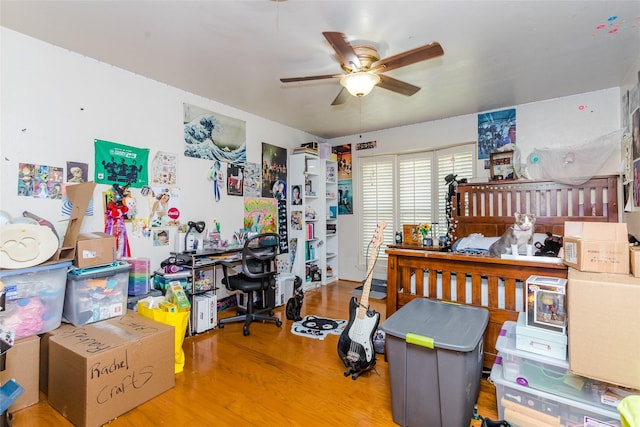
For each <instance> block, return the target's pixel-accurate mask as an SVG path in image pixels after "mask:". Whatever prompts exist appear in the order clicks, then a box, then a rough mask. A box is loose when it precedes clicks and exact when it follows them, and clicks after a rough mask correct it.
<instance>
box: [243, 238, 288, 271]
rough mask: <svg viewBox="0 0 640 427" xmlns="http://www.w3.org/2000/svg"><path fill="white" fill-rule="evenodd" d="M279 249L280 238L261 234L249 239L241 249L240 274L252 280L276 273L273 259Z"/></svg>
mask: <svg viewBox="0 0 640 427" xmlns="http://www.w3.org/2000/svg"><path fill="white" fill-rule="evenodd" d="M279 249H280V236H279V235H278V234H276V233H263V234H257V235H255V236H252V237H249V238H248V239H247V241H246V242H245V243H244V247H243V248H242V272H243V273H244V274H245V276H247V277H250V278H252V279H262V278H265V277H269V276H273V275H274V274H276V273H277V271H276V270H275V266H274V265H273V264H274V263H275V262H274V260H275V258H276V256H277V255H278V251H279Z"/></svg>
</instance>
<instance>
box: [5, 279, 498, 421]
mask: <svg viewBox="0 0 640 427" xmlns="http://www.w3.org/2000/svg"><path fill="white" fill-rule="evenodd" d="M358 285H359V283H355V282H347V281H340V282H338V283H333V284H330V285H328V286H326V287H322V288H320V289H314V290H311V291H309V292H307V293H306V294H305V299H304V304H303V308H302V315H308V314H317V315H319V316H325V317H329V318H334V319H348V301H349V299H350V298H351V295H350V291H351V290H352V289H354V288H355V287H356V286H358ZM370 303H371V306H372V308H373V309H375V310H377V311H378V312H380V313H381V316H382V320H381V323H382V321H384V318H385V316H384V313H385V305H384V300H374V299H371V300H370ZM276 313H278V314H279V316H280V318H281V319H282V321H283V325H282V327H281V328H277V327H276V326H275V325H274V324H272V323H269V324H260V323H254V324H252V325H251V329H250V330H251V335H250V336H248V337H245V336H243V335H242V323H230V324H227V325H225V327H224V329H215V330H213V331H209V332H207V333H204V334H201V335H198V336H194V337H188V338H186V339H185V343H184V350H185V354H186V364H185V369H184V372H182V373H180V374H177V375H176V386H175V387H174V388H173V389H171V390H168V391H167V392H165V393H162V394H161V395H160V396H158V397H156V398H154V399H152V400H151V401H149V402H146V403H144V404H143V405H141V406H139V407H137V408H135V409H133V410H131V411H129V412H127V413H126V414H124V415H121V416H120V417H119V418H117V419H116V420H114V421H112V422H111V424H110V425H111V426H113V427H119V426H143V425H171V426H183V425H190V426H227V425H229V426H255V425H268V426H395V425H397V424H395V423H394V422H393V418H392V411H391V394H390V386H389V369H388V364H387V362H386V361H385V360H384V357H382V356H381V355H379V356H378V363H377V366H376V371H375V372H374V371H372V372H370V373H369V374H365V375H363V376H362V377H360V378H359V379H357V380H355V381H353V380H352V379H351V378H350V377H344V375H343V372H344V366H343V364H342V361H341V360H340V358H339V356H338V354H337V342H338V336H329V337H327V338H326V339H325V340H324V341H321V340H316V339H311V338H306V337H301V336H297V335H293V334H291V333H290V328H291V323H292V322H291V321H289V320H286V316H285V313H284V306H283V307H279V308H278V309H276ZM233 314H235V311H228V312H223V313H219V315H221V317H225V316H230V315H233ZM41 399H42V400H41V402H40V403H39V404H37V405H33V406H31V407H29V408H25V409H23V410H20V411H17V412H15V413H14V414H13V427H25V426H29V427H33V426H52V425H56V426H71V425H72V424H71V423H70V422H68V421H67V420H66V419H65V418H63V417H62V415H60V414H59V413H58V412H57V411H56V410H54V409H52V408H51V407H50V406H49V405H48V404H47V402H46V395H43V394H41ZM478 413H479V414H480V415H482V416H484V417H489V418H491V419H494V420H495V419H497V409H496V398H495V387H494V386H493V385H491V384H489V383H488V381H487V380H486V378H483V379H482V381H481V386H480V397H479V400H478ZM470 425H473V426H479V425H480V421H479V420H473V421H471V422H470Z"/></svg>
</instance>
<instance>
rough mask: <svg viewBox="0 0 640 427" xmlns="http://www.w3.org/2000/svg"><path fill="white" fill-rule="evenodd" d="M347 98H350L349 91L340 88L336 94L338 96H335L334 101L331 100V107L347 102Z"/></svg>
mask: <svg viewBox="0 0 640 427" xmlns="http://www.w3.org/2000/svg"><path fill="white" fill-rule="evenodd" d="M349 96H350V94H349V91H348V90H347V89H345V88H341V89H340V92H338V96H336V99H334V100H333V102H332V103H331V105H341V104H344V103H345V102H347V99H349Z"/></svg>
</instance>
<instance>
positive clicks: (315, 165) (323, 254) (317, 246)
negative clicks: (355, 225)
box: [288, 152, 338, 289]
mask: <svg viewBox="0 0 640 427" xmlns="http://www.w3.org/2000/svg"><path fill="white" fill-rule="evenodd" d="M337 170H338V168H337V163H336V162H333V161H330V160H326V159H320V158H319V157H318V156H317V155H315V154H313V153H309V152H301V153H295V152H294V154H292V155H291V156H290V157H289V171H290V173H289V188H291V189H292V191H293V188H294V187H296V186H300V187H301V189H302V191H301V196H302V197H301V198H302V204H301V205H294V204H293V202H292V200H289V211H288V212H289V236H290V238H295V239H297V245H296V247H295V251H296V255H295V260H294V263H293V270H292V271H293V273H294V274H295V275H297V276H300V277H301V278H302V279H303V282H304V287H305V289H311V288H315V287H319V286H322V285H326V284H327V283H329V282H331V281H333V280H337V279H338V274H337V272H338V236H337V224H338V198H337V194H338V180H337ZM291 248H292V245H290V250H291Z"/></svg>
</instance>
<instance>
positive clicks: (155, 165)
mask: <svg viewBox="0 0 640 427" xmlns="http://www.w3.org/2000/svg"><path fill="white" fill-rule="evenodd" d="M177 164H178V160H177V156H176V155H175V154H174V153H167V152H164V151H159V152H157V153H156V155H155V156H154V157H153V161H152V162H151V171H150V172H149V175H150V176H149V180H150V181H151V185H176V184H177V183H178V166H177Z"/></svg>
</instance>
